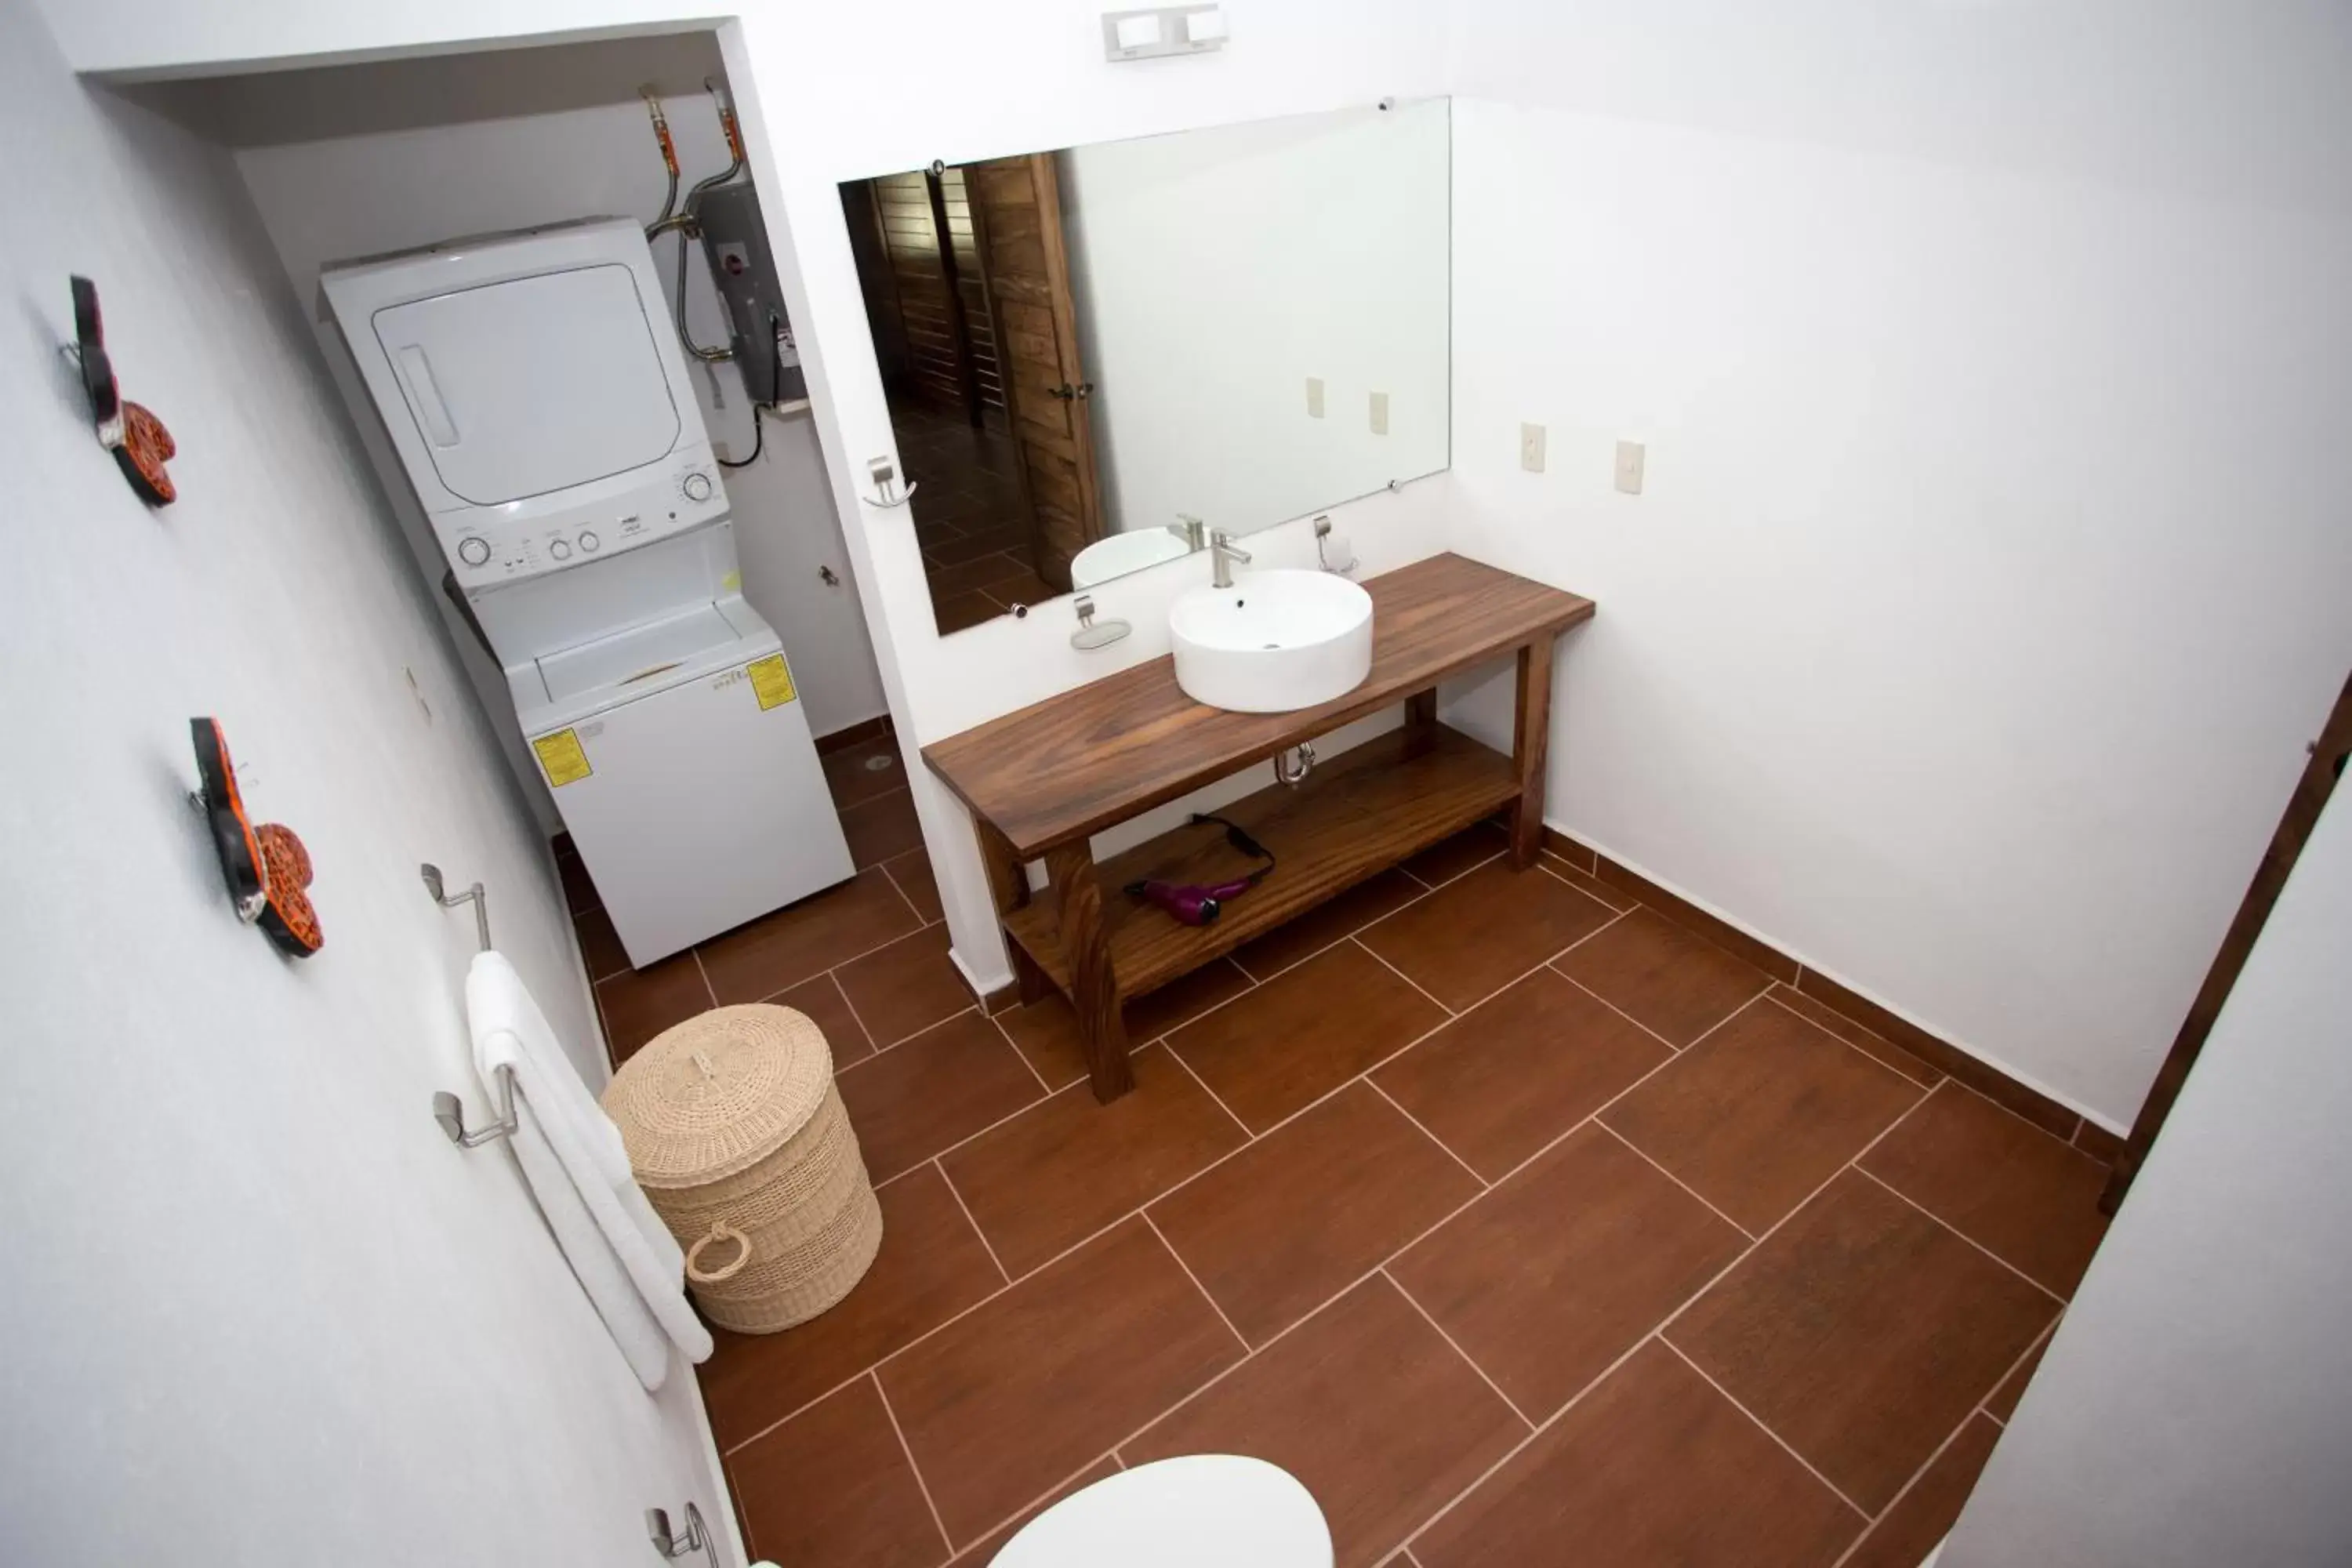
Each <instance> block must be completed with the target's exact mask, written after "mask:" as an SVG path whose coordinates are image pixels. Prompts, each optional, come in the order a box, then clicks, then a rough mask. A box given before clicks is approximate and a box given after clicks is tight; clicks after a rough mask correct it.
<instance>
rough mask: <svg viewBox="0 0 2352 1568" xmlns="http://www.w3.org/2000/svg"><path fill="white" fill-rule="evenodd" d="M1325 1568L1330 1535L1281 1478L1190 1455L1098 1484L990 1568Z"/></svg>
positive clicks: (1032, 1526)
mask: <svg viewBox="0 0 2352 1568" xmlns="http://www.w3.org/2000/svg"><path fill="white" fill-rule="evenodd" d="M1111 1563H1116V1564H1118V1568H1202V1564H1208V1563H1213V1564H1215V1565H1216V1568H1331V1531H1330V1527H1329V1526H1328V1525H1326V1524H1325V1523H1324V1522H1323V1510H1321V1509H1319V1508H1318V1507H1316V1506H1315V1499H1314V1498H1313V1497H1312V1496H1311V1495H1309V1494H1308V1492H1307V1489H1306V1488H1305V1487H1303V1486H1300V1485H1299V1484H1298V1482H1297V1479H1295V1478H1294V1477H1292V1476H1291V1475H1290V1473H1289V1472H1288V1471H1286V1470H1282V1469H1278V1468H1276V1467H1275V1466H1272V1465H1269V1464H1267V1463H1266V1462H1265V1460H1263V1459H1250V1458H1242V1457H1241V1456H1239V1455H1236V1454H1188V1455H1186V1456H1184V1457H1183V1458H1177V1459H1161V1460H1160V1461H1159V1462H1158V1463H1157V1464H1150V1465H1140V1466H1138V1467H1137V1468H1134V1469H1131V1470H1122V1471H1121V1472H1119V1473H1118V1475H1115V1476H1110V1477H1108V1478H1106V1479H1102V1480H1099V1481H1097V1482H1096V1483H1095V1484H1094V1485H1092V1486H1090V1487H1087V1488H1086V1489H1083V1490H1080V1491H1076V1492H1073V1493H1072V1494H1071V1495H1070V1496H1068V1497H1066V1498H1064V1499H1063V1500H1061V1501H1060V1502H1057V1503H1055V1505H1054V1506H1053V1507H1051V1508H1049V1509H1047V1510H1045V1512H1043V1513H1041V1514H1039V1515H1038V1516H1037V1517H1036V1518H1034V1519H1033V1520H1031V1521H1029V1522H1028V1523H1027V1524H1025V1525H1024V1526H1022V1527H1021V1532H1020V1533H1019V1534H1017V1535H1015V1536H1014V1537H1013V1539H1012V1540H1010V1541H1008V1542H1005V1543H1004V1549H1003V1551H1001V1552H998V1553H997V1554H996V1565H995V1568H1105V1565H1106V1564H1111Z"/></svg>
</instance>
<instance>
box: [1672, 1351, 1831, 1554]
mask: <svg viewBox="0 0 2352 1568" xmlns="http://www.w3.org/2000/svg"><path fill="white" fill-rule="evenodd" d="M1658 1342H1659V1343H1660V1344H1662V1345H1664V1346H1665V1347H1666V1349H1668V1350H1669V1351H1672V1352H1674V1353H1675V1356H1676V1357H1677V1358H1678V1359H1680V1361H1681V1362H1682V1363H1683V1364H1684V1365H1685V1366H1686V1367H1688V1368H1690V1369H1691V1371H1693V1372H1695V1373H1698V1375H1699V1377H1700V1379H1701V1380H1702V1381H1703V1382H1705V1383H1706V1385H1707V1386H1708V1387H1709V1388H1712V1389H1713V1390H1715V1391H1716V1393H1717V1394H1721V1395H1722V1396H1723V1399H1724V1403H1725V1404H1727V1405H1730V1406H1731V1407H1732V1408H1733V1409H1734V1410H1737V1411H1738V1412H1739V1414H1741V1415H1745V1416H1746V1417H1748V1421H1749V1423H1750V1424H1751V1425H1753V1426H1755V1428H1756V1430H1758V1431H1759V1432H1761V1433H1763V1434H1764V1436H1767V1437H1769V1438H1771V1439H1772V1441H1773V1443H1774V1444H1775V1445H1776V1446H1777V1447H1779V1448H1780V1451H1781V1452H1783V1453H1785V1454H1787V1455H1788V1456H1789V1458H1792V1459H1794V1460H1796V1461H1797V1463H1798V1465H1799V1466H1801V1468H1803V1470H1804V1472H1805V1474H1807V1475H1809V1476H1811V1477H1812V1478H1813V1479H1815V1480H1817V1481H1819V1482H1821V1483H1822V1486H1824V1487H1827V1488H1828V1489H1829V1493H1830V1495H1831V1496H1832V1497H1833V1498H1835V1499H1837V1500H1838V1501H1840V1502H1842V1503H1843V1504H1845V1506H1846V1507H1848V1508H1850V1509H1852V1510H1853V1512H1854V1517H1855V1518H1857V1519H1859V1520H1861V1521H1862V1524H1863V1531H1864V1534H1867V1533H1869V1530H1870V1527H1871V1526H1872V1525H1873V1524H1875V1523H1876V1522H1877V1516H1876V1515H1874V1514H1873V1513H1872V1512H1871V1511H1870V1510H1868V1509H1866V1508H1864V1507H1863V1506H1862V1505H1861V1504H1860V1503H1858V1502H1856V1501H1854V1500H1853V1499H1852V1498H1850V1497H1848V1496H1846V1495H1845V1489H1844V1488H1843V1487H1841V1486H1839V1485H1838V1484H1837V1483H1836V1482H1834V1481H1832V1480H1831V1479H1829V1477H1827V1476H1825V1475H1823V1474H1822V1473H1821V1471H1819V1470H1817V1469H1815V1468H1813V1462H1812V1461H1811V1459H1808V1458H1805V1457H1804V1456H1803V1455H1802V1454H1800V1453H1799V1452H1797V1450H1796V1449H1795V1448H1793V1447H1790V1446H1789V1440H1788V1439H1787V1438H1785V1437H1783V1436H1780V1434H1779V1433H1778V1432H1775V1431H1773V1430H1772V1428H1770V1427H1769V1426H1765V1425H1764V1421H1763V1418H1762V1417H1761V1416H1759V1415H1757V1414H1756V1412H1754V1411H1753V1410H1750V1409H1748V1406H1747V1405H1743V1404H1741V1403H1740V1402H1739V1399H1738V1396H1737V1395H1735V1394H1733V1393H1732V1392H1731V1390H1729V1389H1727V1388H1726V1387H1724V1386H1723V1384H1719V1383H1717V1382H1716V1381H1715V1379H1714V1378H1713V1377H1712V1376H1710V1375H1709V1374H1708V1373H1707V1370H1706V1368H1705V1367H1703V1366H1701V1365H1699V1364H1698V1363H1696V1362H1695V1361H1693V1360H1692V1359H1691V1358H1690V1357H1689V1356H1688V1355H1687V1354H1685V1352H1684V1351H1683V1348H1682V1346H1680V1345H1678V1344H1676V1343H1675V1342H1674V1341H1672V1340H1670V1339H1668V1338H1666V1337H1665V1335H1664V1334H1660V1335H1659V1336H1658Z"/></svg>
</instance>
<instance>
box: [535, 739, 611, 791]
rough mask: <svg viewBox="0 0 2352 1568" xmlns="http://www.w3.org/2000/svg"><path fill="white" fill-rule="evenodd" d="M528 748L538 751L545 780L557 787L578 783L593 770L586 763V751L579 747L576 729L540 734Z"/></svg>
mask: <svg viewBox="0 0 2352 1568" xmlns="http://www.w3.org/2000/svg"><path fill="white" fill-rule="evenodd" d="M530 749H531V750H532V751H534V752H538V753H539V765H540V769H541V771H542V772H543V773H546V774H547V782H548V783H549V784H552V785H553V786H554V787H556V788H557V789H562V787H563V786H564V785H565V784H578V783H579V782H580V781H581V780H582V779H584V778H586V777H587V776H588V775H589V774H590V773H593V772H595V770H594V769H593V768H591V767H590V766H589V765H588V753H587V752H583V751H582V750H581V749H580V734H579V731H576V730H558V731H556V732H555V733H554V734H552V735H541V737H540V738H539V739H538V740H536V741H533V742H531V743H530Z"/></svg>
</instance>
